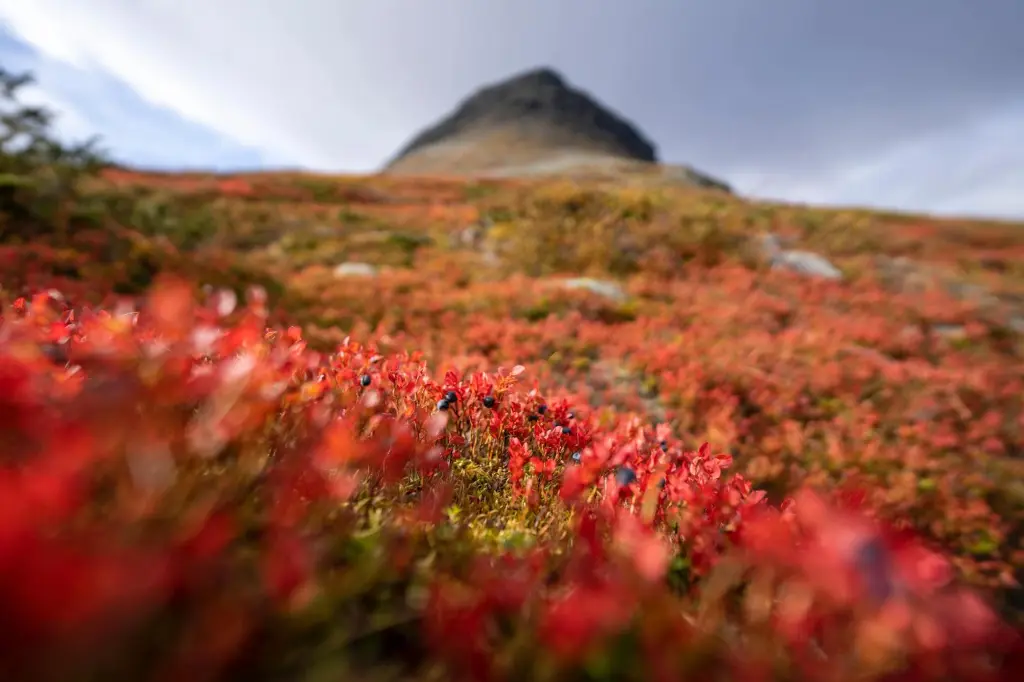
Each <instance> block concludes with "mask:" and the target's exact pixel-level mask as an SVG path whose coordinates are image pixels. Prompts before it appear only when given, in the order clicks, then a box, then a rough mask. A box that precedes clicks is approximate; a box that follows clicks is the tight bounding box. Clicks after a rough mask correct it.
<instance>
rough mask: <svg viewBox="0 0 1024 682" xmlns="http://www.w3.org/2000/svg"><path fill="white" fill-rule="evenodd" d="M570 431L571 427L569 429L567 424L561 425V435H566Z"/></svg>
mask: <svg viewBox="0 0 1024 682" xmlns="http://www.w3.org/2000/svg"><path fill="white" fill-rule="evenodd" d="M570 433H572V429H570V428H569V427H568V426H563V427H562V435H563V436H568V435H569V434H570Z"/></svg>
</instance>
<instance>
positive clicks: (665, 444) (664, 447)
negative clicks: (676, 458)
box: [658, 440, 668, 452]
mask: <svg viewBox="0 0 1024 682" xmlns="http://www.w3.org/2000/svg"><path fill="white" fill-rule="evenodd" d="M658 445H659V446H660V447H661V451H662V452H668V441H667V440H663V441H661V442H660V443H659V444H658Z"/></svg>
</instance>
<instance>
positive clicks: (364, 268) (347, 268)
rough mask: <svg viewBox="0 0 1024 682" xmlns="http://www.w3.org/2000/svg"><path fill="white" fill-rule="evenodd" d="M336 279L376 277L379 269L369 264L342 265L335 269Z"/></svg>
mask: <svg viewBox="0 0 1024 682" xmlns="http://www.w3.org/2000/svg"><path fill="white" fill-rule="evenodd" d="M334 276H335V277H376V276H377V268H376V267H375V266H373V265H371V264H369V263H342V264H341V265H339V266H338V267H336V268H334Z"/></svg>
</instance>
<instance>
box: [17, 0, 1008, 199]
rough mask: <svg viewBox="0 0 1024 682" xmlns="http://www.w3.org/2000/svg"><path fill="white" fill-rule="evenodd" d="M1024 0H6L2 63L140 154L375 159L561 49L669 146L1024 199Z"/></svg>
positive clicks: (849, 176) (894, 194) (162, 159)
mask: <svg viewBox="0 0 1024 682" xmlns="http://www.w3.org/2000/svg"><path fill="white" fill-rule="evenodd" d="M1022 26H1024V2H1021V1H1020V0H974V1H973V2H964V1H963V0H858V1H856V2H853V1H843V0H771V1H770V2H769V1H766V0H287V1H286V0H0V64H2V65H3V66H4V67H6V68H8V69H11V70H19V71H22V70H28V71H31V72H33V73H34V74H35V76H36V78H37V80H38V85H37V87H35V88H34V89H33V91H32V92H31V93H29V95H28V97H27V99H30V100H33V101H35V102H39V103H43V104H46V105H48V106H49V107H50V108H52V109H54V110H55V111H57V112H59V113H60V118H59V119H58V123H57V126H58V130H59V132H60V134H61V135H63V136H67V137H69V138H81V137H87V136H90V135H93V134H98V135H100V136H101V137H102V140H103V145H104V146H105V147H106V148H107V149H108V150H110V152H111V153H112V154H113V155H114V157H115V158H117V159H118V160H121V161H123V162H126V163H128V164H131V165H136V166H141V167H145V168H165V169H181V168H209V169H215V170H232V169H252V168H276V167H289V168H306V169H311V170H319V171H326V172H366V171H372V170H375V169H377V168H379V167H380V166H381V164H383V163H384V161H386V160H387V159H388V158H389V157H390V156H392V155H393V154H394V153H395V152H396V151H397V150H398V149H399V148H400V147H402V146H403V145H404V144H405V143H406V142H407V141H408V140H409V139H410V138H412V137H413V135H414V134H415V133H416V132H418V131H419V130H420V129H421V128H423V127H425V126H426V125H428V124H431V123H433V122H435V121H436V120H437V119H439V118H441V117H442V116H444V115H445V114H447V113H448V112H450V111H451V110H452V109H453V108H454V107H455V106H456V105H457V104H458V102H459V101H460V100H461V99H463V98H464V97H466V96H468V95H469V94H470V93H471V92H472V91H473V90H475V89H476V88H478V87H480V86H482V85H484V84H488V83H492V82H496V81H500V80H501V79H503V78H505V77H507V76H509V75H512V74H514V73H517V72H520V71H523V70H526V69H530V68H534V67H538V66H551V67H553V68H555V69H556V70H558V71H560V72H561V73H562V74H563V75H564V76H565V77H566V79H567V80H568V81H569V82H570V83H571V84H572V85H574V86H577V87H580V88H582V89H584V90H586V91H588V92H589V93H591V94H592V95H593V96H595V97H596V98H597V99H598V100H599V101H601V102H603V103H604V104H606V105H608V106H610V107H611V108H613V109H615V110H616V111H618V112H619V113H621V114H623V115H624V116H625V117H626V118H628V119H629V120H631V121H632V122H633V123H635V124H636V125H637V126H638V127H639V128H640V129H641V130H642V131H643V132H644V133H645V135H646V136H647V137H648V138H650V139H652V140H654V141H655V142H656V143H657V146H658V152H659V156H660V157H661V158H662V160H664V161H666V162H670V163H686V164H689V165H692V166H694V167H695V168H697V169H699V170H701V171H704V172H707V173H709V174H711V175H714V176H716V177H720V178H722V179H724V180H726V181H727V182H729V183H730V184H731V185H732V186H733V187H734V188H735V189H736V190H737V191H738V192H739V193H741V194H745V195H750V196H757V197H764V198H773V199H782V200H787V201H795V202H801V203H816V204H840V205H860V206H876V207H883V208H891V209H897V210H911V211H928V212H933V213H940V214H952V215H980V216H992V217H1019V218H1024V40H1021V39H1020V35H1021V27H1022Z"/></svg>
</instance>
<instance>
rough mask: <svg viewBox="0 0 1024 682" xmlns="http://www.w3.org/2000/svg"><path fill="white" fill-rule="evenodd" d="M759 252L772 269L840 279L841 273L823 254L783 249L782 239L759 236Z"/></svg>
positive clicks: (772, 236)
mask: <svg viewBox="0 0 1024 682" xmlns="http://www.w3.org/2000/svg"><path fill="white" fill-rule="evenodd" d="M760 247H761V253H762V255H763V257H764V258H765V259H766V260H767V261H768V263H769V264H771V266H772V269H773V270H789V271H790V272H795V273H797V274H800V275H805V276H808V277H821V278H824V279H831V280H841V279H842V278H843V273H842V272H840V270H839V268H837V267H836V266H834V265H833V264H832V263H831V261H829V260H828V259H827V258H825V257H824V256H820V255H818V254H816V253H812V252H810V251H797V250H791V249H784V248H783V247H782V240H781V239H780V238H779V237H778V236H776V235H774V234H767V235H765V236H764V237H762V238H761V244H760Z"/></svg>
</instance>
